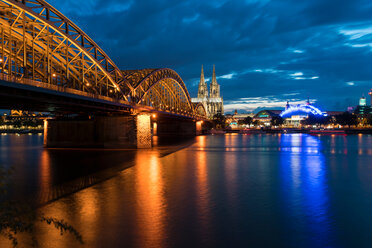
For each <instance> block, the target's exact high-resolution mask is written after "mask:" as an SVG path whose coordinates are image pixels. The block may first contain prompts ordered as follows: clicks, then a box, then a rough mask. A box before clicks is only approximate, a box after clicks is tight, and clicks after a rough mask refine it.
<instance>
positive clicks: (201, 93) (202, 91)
mask: <svg viewBox="0 0 372 248" xmlns="http://www.w3.org/2000/svg"><path fill="white" fill-rule="evenodd" d="M209 86H210V91H209V96H210V98H216V97H220V86H219V85H218V83H217V77H216V67H215V65H213V75H212V81H211V83H210V85H209ZM198 98H208V86H207V84H206V83H205V78H204V68H203V65H202V68H201V74H200V82H199V89H198Z"/></svg>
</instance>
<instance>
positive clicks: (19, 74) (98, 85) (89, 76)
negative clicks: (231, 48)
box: [0, 0, 201, 116]
mask: <svg viewBox="0 0 372 248" xmlns="http://www.w3.org/2000/svg"><path fill="white" fill-rule="evenodd" d="M0 13H1V18H0V40H1V47H0V63H1V64H0V71H1V75H0V77H1V79H3V80H6V81H11V82H17V83H22V84H28V85H32V86H37V87H43V88H47V89H52V90H56V91H62V92H68V93H72V94H76V95H81V96H87V97H92V98H96V99H101V100H108V101H113V102H117V103H122V104H126V105H129V106H130V107H131V108H133V107H135V106H136V105H144V106H147V107H151V108H153V109H155V110H160V111H165V112H171V113H176V114H180V115H184V116H194V114H195V112H194V108H193V104H192V103H191V99H190V96H189V93H188V91H187V89H186V86H185V84H184V82H183V81H182V79H181V77H180V76H179V75H178V74H177V73H176V72H175V71H173V70H171V69H166V68H163V69H146V70H133V71H122V70H120V69H119V68H118V67H117V66H116V65H115V63H114V62H113V61H112V60H111V59H110V58H109V57H108V56H107V54H106V53H105V52H104V51H103V50H102V49H101V48H100V47H99V46H98V45H97V44H96V43H95V42H94V41H93V40H92V39H91V38H90V37H89V36H88V35H87V34H85V33H84V32H83V31H82V30H81V29H80V28H79V27H78V26H77V25H75V24H74V23H73V22H71V21H70V20H69V19H68V18H66V17H65V16H64V15H62V14H61V13H60V12H59V11H58V10H56V9H55V8H54V7H52V6H51V5H50V4H48V3H47V2H45V1H43V0H22V1H16V0H0ZM199 113H201V112H200V111H199Z"/></svg>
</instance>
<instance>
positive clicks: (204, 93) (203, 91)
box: [198, 65, 208, 99]
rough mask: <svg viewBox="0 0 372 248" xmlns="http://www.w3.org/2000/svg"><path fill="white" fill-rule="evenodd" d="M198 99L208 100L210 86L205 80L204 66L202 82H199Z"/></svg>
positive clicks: (201, 76)
mask: <svg viewBox="0 0 372 248" xmlns="http://www.w3.org/2000/svg"><path fill="white" fill-rule="evenodd" d="M198 98H200V99H204V98H208V86H207V84H206V83H205V79H204V69H203V65H202V68H201V74H200V82H199V89H198Z"/></svg>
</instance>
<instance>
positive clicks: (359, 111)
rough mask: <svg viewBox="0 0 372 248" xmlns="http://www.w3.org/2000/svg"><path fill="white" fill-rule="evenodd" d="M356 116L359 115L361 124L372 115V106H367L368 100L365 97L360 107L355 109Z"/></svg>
mask: <svg viewBox="0 0 372 248" xmlns="http://www.w3.org/2000/svg"><path fill="white" fill-rule="evenodd" d="M368 94H371V92H369V93H368ZM371 97H372V95H371ZM354 114H356V115H357V117H358V120H359V122H360V123H363V122H364V120H365V119H366V117H367V115H368V114H372V106H367V99H366V98H365V97H364V96H363V97H361V98H360V99H359V105H358V106H357V107H356V108H355V110H354Z"/></svg>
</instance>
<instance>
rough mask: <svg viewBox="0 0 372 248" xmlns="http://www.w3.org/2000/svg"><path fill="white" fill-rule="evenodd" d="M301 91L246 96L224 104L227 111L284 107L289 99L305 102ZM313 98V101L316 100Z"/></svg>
mask: <svg viewBox="0 0 372 248" xmlns="http://www.w3.org/2000/svg"><path fill="white" fill-rule="evenodd" d="M299 96H300V93H289V94H282V95H270V96H263V97H246V98H240V99H237V100H231V101H226V102H225V104H224V107H225V111H226V112H233V111H235V110H238V111H239V112H258V111H259V110H261V109H284V108H285V105H286V104H287V101H289V102H290V104H300V103H305V102H306V100H305V99H301V98H300V97H299ZM316 101H317V100H316V99H312V100H311V102H316Z"/></svg>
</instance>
